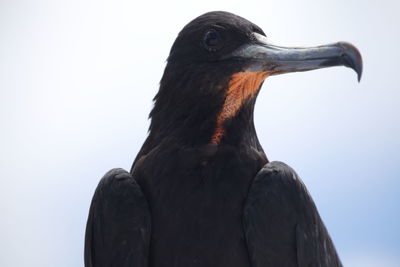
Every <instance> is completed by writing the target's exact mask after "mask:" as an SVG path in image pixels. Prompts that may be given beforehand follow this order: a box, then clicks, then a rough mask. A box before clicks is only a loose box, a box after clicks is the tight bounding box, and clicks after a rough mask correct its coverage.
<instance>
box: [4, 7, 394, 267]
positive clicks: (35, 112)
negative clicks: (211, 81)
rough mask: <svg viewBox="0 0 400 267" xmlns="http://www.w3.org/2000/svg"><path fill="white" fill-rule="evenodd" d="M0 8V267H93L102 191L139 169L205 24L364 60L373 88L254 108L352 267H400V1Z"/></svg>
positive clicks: (322, 82)
mask: <svg viewBox="0 0 400 267" xmlns="http://www.w3.org/2000/svg"><path fill="white" fill-rule="evenodd" d="M144 2H145V1H140V2H134V1H123V0H117V1H89V0H83V1H82V0H79V1H78V0H72V1H58V0H48V1H45V0H38V1H22V0H2V1H1V2H0V125H1V131H0V148H1V149H0V212H1V220H0V236H1V238H0V251H2V252H1V256H0V266H6V267H14V266H18V267H19V266H21V267H22V266H40V267H54V266H57V267H70V266H83V260H82V259H83V236H84V228H85V223H86V217H87V212H88V208H89V204H90V200H91V197H92V194H93V192H94V189H95V187H96V185H97V183H98V181H99V179H100V177H101V176H102V175H103V174H104V173H105V172H106V171H108V170H109V169H111V168H114V167H123V168H125V169H129V167H130V165H131V162H132V161H133V159H134V156H135V155H136V153H137V152H138V149H139V148H140V146H141V144H142V142H143V140H144V139H145V137H146V131H147V127H148V124H149V121H148V120H147V114H148V113H149V111H150V109H151V106H152V102H151V99H152V97H153V96H154V94H155V93H156V92H157V89H158V82H159V80H160V78H161V75H162V71H163V68H164V66H165V59H166V58H167V55H168V52H169V49H170V46H171V44H172V42H173V40H174V39H175V37H176V35H177V33H178V31H179V30H180V29H181V28H182V27H183V26H184V25H185V24H186V23H187V22H188V21H189V20H191V19H193V18H194V17H196V16H198V15H200V14H202V13H204V12H206V11H210V10H226V11H230V12H233V13H236V14H238V15H241V16H243V17H245V18H247V19H249V20H251V21H253V22H255V23H256V24H258V25H259V26H260V27H262V28H263V29H264V30H265V32H266V33H267V35H268V37H269V38H271V39H272V40H273V41H274V42H276V43H280V44H283V45H289V46H290V45H304V46H308V45H318V44H325V43H331V42H335V41H342V40H345V41H349V42H352V43H353V44H355V45H356V46H357V47H358V48H359V49H360V51H361V53H362V55H363V58H364V75H363V79H362V81H361V83H357V81H356V75H355V73H353V72H352V71H351V70H350V69H347V68H331V69H324V70H318V71H313V72H307V73H296V74H288V75H281V76H276V77H271V78H269V79H268V80H267V81H266V82H265V83H264V86H263V89H262V91H261V93H260V95H259V98H258V101H257V106H256V114H255V117H256V126H257V131H258V135H259V139H260V141H261V143H262V144H263V146H264V149H265V151H266V153H267V155H268V157H269V158H270V159H271V160H280V161H284V162H286V163H288V164H289V165H291V166H292V167H293V168H294V169H295V170H296V171H297V172H298V173H299V175H300V176H301V177H302V179H303V180H304V182H305V184H306V185H307V187H308V189H309V190H310V192H311V194H312V196H313V197H314V200H315V202H316V204H317V206H318V208H319V211H320V213H321V215H322V217H323V220H324V221H325V223H326V225H327V227H328V230H329V231H330V233H331V235H332V238H333V240H334V242H335V244H336V247H337V249H338V251H339V253H340V255H341V257H342V260H343V262H344V264H345V266H350V267H372V266H380V267H399V266H400V231H399V226H400V170H399V167H400V123H399V116H400V105H399V100H400V88H399V85H398V80H399V79H398V75H399V74H398V72H399V71H398V70H399V66H398V64H399V62H400V53H399V47H400V35H399V26H400V19H399V14H398V11H399V10H400V5H399V3H398V2H397V1H380V2H379V3H378V2H377V1H375V2H374V1H361V0H355V1H344V0H340V1H317V0H304V1H289V0H280V1H268V0H264V1H251V0H248V1H228V0H226V1H215V0H213V1H211V0H204V1H199V2H195V3H193V2H190V1H180V2H178V1H164V2H159V3H157V2H153V1H149V2H148V3H147V4H146V3H144Z"/></svg>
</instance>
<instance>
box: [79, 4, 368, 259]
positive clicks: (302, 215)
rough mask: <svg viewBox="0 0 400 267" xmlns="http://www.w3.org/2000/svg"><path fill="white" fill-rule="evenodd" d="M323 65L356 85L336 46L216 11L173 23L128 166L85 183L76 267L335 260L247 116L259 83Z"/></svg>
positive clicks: (314, 216)
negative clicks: (272, 37) (283, 41)
mask: <svg viewBox="0 0 400 267" xmlns="http://www.w3.org/2000/svg"><path fill="white" fill-rule="evenodd" d="M333 66H344V67H349V68H351V69H353V70H354V71H355V72H356V73H357V76H358V81H360V78H361V74H362V58H361V54H360V52H359V51H358V49H357V48H356V47H355V46H353V45H352V44H350V43H347V42H337V43H332V44H327V45H321V46H316V47H283V46H278V45H275V44H272V43H271V42H269V38H267V36H266V34H265V33H264V31H263V30H262V29H261V28H260V27H258V26H257V25H255V24H254V23H252V22H250V21H248V20H247V19H245V18H242V17H240V16H238V15H235V14H232V13H229V12H225V11H212V12H208V13H205V14H203V15H200V16H199V17H197V18H195V19H193V20H192V21H191V22H189V23H188V24H187V25H186V26H184V28H183V29H182V30H181V31H180V32H179V34H178V36H177V38H176V40H175V41H174V43H173V45H172V47H171V50H170V53H169V56H168V59H167V63H166V67H165V70H164V73H163V76H162V78H161V81H160V87H159V91H158V93H157V94H156V96H155V97H154V99H153V100H154V106H153V108H152V110H151V112H150V115H149V118H150V120H151V121H150V126H149V130H148V136H147V138H146V140H145V141H144V143H143V146H142V147H141V149H140V151H139V152H138V154H137V156H136V158H135V159H134V161H133V164H132V168H131V170H130V171H129V172H128V171H125V170H124V169H118V168H117V169H112V170H110V171H109V172H107V173H106V174H105V175H104V177H103V178H101V180H100V182H99V184H98V186H97V188H96V190H95V193H94V196H93V199H92V202H91V205H90V209H89V215H88V220H87V225H86V233H85V248H84V262H85V266H86V267H106V266H118V267H125V266H126V267H127V266H132V267H189V266H191V267H261V266H262V267H269V266H271V267H292V266H295V267H297V266H298V267H305V266H308V267H310V266H342V263H341V260H340V258H339V256H338V253H337V251H336V249H335V246H334V244H333V241H332V239H331V237H330V235H329V233H328V231H327V229H326V227H325V225H324V223H323V221H322V219H321V217H320V215H319V213H318V210H317V208H316V206H315V203H314V201H313V199H312V197H311V195H310V194H309V192H308V191H307V188H306V186H305V185H304V183H303V182H302V180H301V179H300V177H299V176H298V175H297V173H296V172H295V171H294V170H293V169H292V168H291V167H290V166H288V165H287V164H285V163H283V162H280V161H269V160H268V158H267V156H266V154H265V152H264V150H263V148H262V146H261V144H260V142H259V140H258V137H257V133H256V130H255V125H254V121H253V117H254V107H255V102H256V98H257V95H258V93H259V92H260V89H261V87H262V85H263V82H264V80H265V79H266V78H268V77H270V76H274V75H279V74H285V73H290V72H301V71H309V70H315V69H320V68H326V67H333ZM269 118H270V117H269Z"/></svg>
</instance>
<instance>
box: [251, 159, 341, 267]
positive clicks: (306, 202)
mask: <svg viewBox="0 0 400 267" xmlns="http://www.w3.org/2000/svg"><path fill="white" fill-rule="evenodd" d="M243 225H244V231H245V237H246V241H247V246H248V250H249V256H250V261H251V263H252V267H269V266H271V267H276V266H280V267H289V266H290V267H293V266H298V267H305V266H307V267H311V266H312V267H314V266H315V267H317V266H318V267H337V266H342V265H341V263H340V259H339V257H338V255H337V253H336V250H335V247H334V245H333V243H332V241H331V238H330V237H329V234H328V232H327V230H326V228H325V226H324V223H323V222H322V220H321V218H320V216H319V214H318V211H317V208H316V207H315V204H314V202H313V200H312V198H311V196H310V194H309V193H308V191H307V189H306V187H305V186H304V184H303V183H302V181H301V180H300V178H299V177H298V175H297V174H296V172H295V171H294V170H293V169H292V168H290V167H289V166H288V165H286V164H285V163H282V162H271V163H268V164H266V165H265V166H264V167H263V168H262V169H261V171H260V172H259V173H258V174H257V176H256V178H255V179H254V182H253V184H252V185H251V187H250V190H249V195H248V198H247V200H246V203H245V208H244V216H243Z"/></svg>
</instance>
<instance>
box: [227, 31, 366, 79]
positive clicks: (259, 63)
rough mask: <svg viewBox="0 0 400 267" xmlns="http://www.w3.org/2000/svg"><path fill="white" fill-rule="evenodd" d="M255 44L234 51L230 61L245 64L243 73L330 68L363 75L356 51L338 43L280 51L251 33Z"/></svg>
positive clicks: (273, 72) (348, 45)
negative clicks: (346, 69) (346, 68)
mask: <svg viewBox="0 0 400 267" xmlns="http://www.w3.org/2000/svg"><path fill="white" fill-rule="evenodd" d="M253 36H254V39H255V41H254V42H253V43H252V44H248V45H244V46H242V47H239V48H238V49H237V50H235V51H233V53H232V54H231V55H230V57H233V58H238V59H240V60H245V61H246V62H248V65H245V69H244V71H246V72H257V71H265V72H269V73H270V74H271V75H276V74H281V73H288V72H297V71H308V70H315V69H321V68H327V67H333V66H346V67H349V68H352V69H353V70H354V71H355V72H356V73H357V77H358V81H360V79H361V75H362V68H363V66H362V58H361V54H360V52H359V51H358V49H357V48H356V47H355V46H353V45H352V44H350V43H346V42H338V43H334V44H328V45H322V46H316V47H308V48H303V47H301V48H300V47H281V46H276V45H272V44H270V43H268V42H267V38H266V37H265V36H263V35H261V34H258V33H253Z"/></svg>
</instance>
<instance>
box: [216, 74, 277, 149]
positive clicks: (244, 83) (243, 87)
mask: <svg viewBox="0 0 400 267" xmlns="http://www.w3.org/2000/svg"><path fill="white" fill-rule="evenodd" d="M269 74H270V73H269V72H266V71H262V72H261V71H260V72H238V73H235V74H233V75H232V76H231V79H230V81H229V85H228V90H227V93H226V97H225V102H224V105H223V106H222V109H221V112H220V113H219V114H218V116H217V122H216V128H215V131H214V134H213V136H212V137H211V143H213V144H219V143H220V142H221V139H222V137H223V136H224V134H225V129H224V127H223V124H224V122H225V121H226V120H227V119H229V118H232V117H233V116H235V115H236V113H237V112H238V111H239V109H240V108H241V107H242V105H243V103H244V102H245V101H246V100H247V99H249V98H250V97H251V96H253V95H254V94H256V93H257V90H258V88H260V86H261V83H262V82H263V81H264V80H265V79H266V78H267V77H268V76H269Z"/></svg>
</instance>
